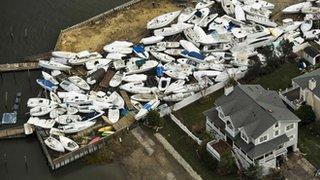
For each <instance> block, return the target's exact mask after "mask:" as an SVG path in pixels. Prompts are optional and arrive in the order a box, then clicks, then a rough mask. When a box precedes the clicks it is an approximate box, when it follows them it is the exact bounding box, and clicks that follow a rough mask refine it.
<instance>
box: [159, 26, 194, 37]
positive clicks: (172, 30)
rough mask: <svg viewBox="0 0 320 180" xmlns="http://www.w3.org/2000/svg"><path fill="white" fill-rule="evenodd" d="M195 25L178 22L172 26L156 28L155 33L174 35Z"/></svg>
mask: <svg viewBox="0 0 320 180" xmlns="http://www.w3.org/2000/svg"><path fill="white" fill-rule="evenodd" d="M192 27H193V25H192V24H186V23H178V24H175V25H172V27H165V28H162V29H156V30H154V31H153V34H154V35H156V36H164V37H167V36H173V35H175V34H179V33H181V32H182V31H184V30H186V29H189V28H192Z"/></svg>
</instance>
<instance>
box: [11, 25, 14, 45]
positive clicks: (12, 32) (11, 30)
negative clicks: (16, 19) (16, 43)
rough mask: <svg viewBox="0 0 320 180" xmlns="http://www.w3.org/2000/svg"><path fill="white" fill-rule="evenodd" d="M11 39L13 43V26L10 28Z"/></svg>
mask: <svg viewBox="0 0 320 180" xmlns="http://www.w3.org/2000/svg"><path fill="white" fill-rule="evenodd" d="M10 37H11V41H13V39H14V34H13V28H12V26H10Z"/></svg>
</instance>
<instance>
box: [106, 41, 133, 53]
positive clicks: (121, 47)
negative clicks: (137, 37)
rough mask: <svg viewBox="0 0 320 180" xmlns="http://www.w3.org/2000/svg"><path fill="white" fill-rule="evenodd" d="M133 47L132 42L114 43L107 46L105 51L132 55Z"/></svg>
mask: <svg viewBox="0 0 320 180" xmlns="http://www.w3.org/2000/svg"><path fill="white" fill-rule="evenodd" d="M132 45H133V44H132V43H131V42H127V41H114V42H113V43H110V44H107V45H105V46H104V47H103V50H104V51H105V52H108V53H119V54H131V53H132V47H131V46H132Z"/></svg>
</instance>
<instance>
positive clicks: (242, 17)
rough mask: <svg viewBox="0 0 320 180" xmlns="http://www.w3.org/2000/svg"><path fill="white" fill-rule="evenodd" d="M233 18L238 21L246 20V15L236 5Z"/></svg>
mask: <svg viewBox="0 0 320 180" xmlns="http://www.w3.org/2000/svg"><path fill="white" fill-rule="evenodd" d="M234 13H235V17H236V19H237V20H239V21H245V20H246V14H245V12H244V10H243V9H242V7H241V6H240V5H236V6H235V8H234Z"/></svg>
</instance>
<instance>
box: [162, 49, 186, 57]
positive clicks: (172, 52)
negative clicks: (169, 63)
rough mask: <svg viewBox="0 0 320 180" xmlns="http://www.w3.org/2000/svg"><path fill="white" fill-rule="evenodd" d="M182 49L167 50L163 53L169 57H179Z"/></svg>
mask: <svg viewBox="0 0 320 180" xmlns="http://www.w3.org/2000/svg"><path fill="white" fill-rule="evenodd" d="M182 51H183V49H167V50H165V51H164V53H166V54H168V55H170V56H180V54H181V53H182Z"/></svg>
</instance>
